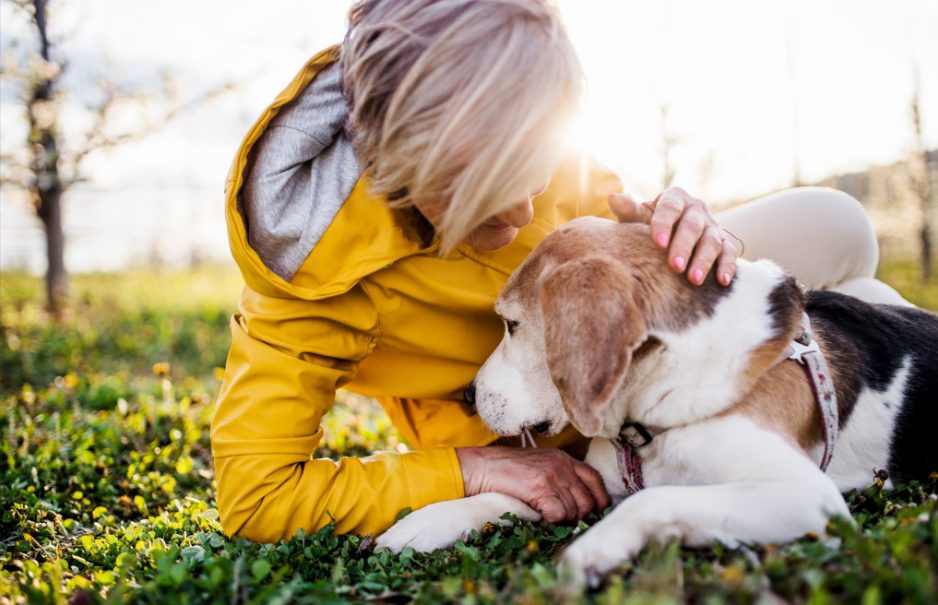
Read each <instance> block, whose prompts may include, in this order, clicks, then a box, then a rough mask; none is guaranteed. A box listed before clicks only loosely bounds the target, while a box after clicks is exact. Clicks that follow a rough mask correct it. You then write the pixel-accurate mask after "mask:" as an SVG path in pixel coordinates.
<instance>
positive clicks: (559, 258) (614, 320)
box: [377, 218, 938, 584]
mask: <svg viewBox="0 0 938 605" xmlns="http://www.w3.org/2000/svg"><path fill="white" fill-rule="evenodd" d="M665 254H666V252H665V251H664V250H661V249H659V248H657V247H656V246H655V245H654V244H653V243H652V242H651V238H650V237H649V234H648V228H647V227H645V226H644V225H620V224H617V223H613V222H611V221H606V220H603V219H597V218H582V219H577V220H575V221H573V222H571V223H568V224H567V225H565V226H563V227H561V228H560V229H558V230H557V231H555V232H554V233H552V234H551V235H549V236H548V237H547V238H545V239H544V240H543V242H542V243H541V244H540V245H539V246H538V247H537V248H536V249H535V250H534V251H533V252H532V253H531V254H530V255H529V257H528V258H527V259H526V260H525V262H524V263H523V264H522V265H521V266H520V267H519V268H518V270H517V271H516V272H515V273H514V274H513V275H512V276H511V278H510V279H509V281H508V284H507V285H506V287H505V289H504V290H503V292H502V293H501V295H500V296H499V298H498V300H497V302H496V305H495V308H496V311H497V312H498V313H499V314H500V315H501V316H502V317H503V318H504V320H505V325H506V331H505V336H504V338H503V340H502V342H501V343H500V344H499V345H498V348H497V349H496V350H495V352H494V353H492V355H491V356H490V357H489V359H488V360H487V361H486V362H485V364H484V365H483V366H482V368H481V370H480V371H479V373H478V376H477V377H476V380H475V383H474V384H475V402H476V407H477V410H478V413H479V414H480V415H481V417H482V419H483V420H484V421H485V423H486V424H487V425H488V426H489V427H491V428H492V429H493V430H494V431H496V432H498V433H500V434H502V435H519V434H522V433H526V432H527V431H528V429H530V428H532V427H539V430H540V431H542V432H544V433H547V434H556V433H558V432H559V431H560V430H562V429H563V428H564V427H565V426H566V425H567V424H568V423H572V424H573V425H574V427H576V429H577V430H579V432H580V433H582V434H583V435H585V436H587V437H594V439H593V440H592V442H591V444H590V449H589V453H588V454H587V457H586V461H587V462H588V463H589V464H591V465H592V466H593V467H594V468H596V469H597V470H598V471H599V472H600V473H601V474H602V476H603V479H604V482H605V485H606V488H607V490H608V492H609V494H610V496H611V497H612V498H613V501H614V502H615V503H616V505H615V508H614V509H613V510H612V511H611V512H610V513H609V514H608V515H606V516H605V517H604V518H603V519H602V520H601V521H600V522H598V523H597V524H596V525H595V526H593V527H592V528H590V529H589V530H587V531H586V532H585V533H584V534H583V535H582V536H581V537H579V538H578V539H577V540H576V541H575V542H573V543H572V544H571V545H570V546H568V547H567V548H566V549H565V551H564V553H563V556H562V564H563V565H564V566H565V567H567V568H568V570H569V572H570V576H569V577H570V578H571V579H572V580H573V581H575V582H577V583H581V584H582V583H583V582H584V581H586V580H587V579H594V578H598V577H601V575H602V574H605V573H606V572H608V571H609V570H611V569H612V568H614V567H615V566H617V565H618V564H620V563H621V562H622V561H624V560H625V559H628V558H631V557H634V556H635V555H636V554H638V552H639V551H640V550H641V548H642V547H643V546H644V545H645V544H646V543H647V542H648V541H650V540H662V539H670V538H680V539H681V540H682V541H683V542H684V544H686V545H689V546H704V545H708V544H711V543H713V542H715V541H719V542H722V543H724V544H726V545H730V546H732V545H736V544H738V543H770V542H771V543H778V542H785V541H790V540H794V539H796V538H799V537H801V536H803V535H805V534H807V533H809V532H814V533H815V534H817V535H818V536H824V535H825V528H826V525H827V520H828V518H829V517H831V516H835V515H836V516H842V517H849V515H850V513H849V510H848V508H847V505H846V503H845V501H844V499H843V497H842V495H841V492H844V491H848V490H851V489H854V488H863V487H866V486H867V485H869V484H870V483H871V482H872V480H873V478H874V473H876V472H878V471H881V470H885V471H886V472H888V475H889V477H890V478H891V479H896V480H901V481H905V480H909V479H914V478H921V477H926V476H927V475H928V474H929V473H930V472H935V471H938V446H936V442H935V441H934V430H935V427H938V316H936V315H934V314H931V313H927V312H925V311H922V310H919V309H916V308H911V307H909V308H906V307H897V306H888V305H871V304H867V303H864V302H862V301H860V300H858V299H856V298H852V297H849V296H846V295H841V294H836V293H833V292H821V291H810V292H807V293H806V292H804V291H803V290H802V288H801V287H800V286H799V285H798V283H797V282H796V280H795V279H794V278H793V277H791V276H790V275H788V274H787V273H785V272H784V271H783V270H782V269H781V268H780V267H779V266H778V265H776V264H775V263H773V262H771V261H767V260H760V261H756V262H746V261H743V260H740V261H739V263H738V267H737V275H736V278H735V280H734V281H733V283H732V285H731V286H729V287H723V286H721V285H719V284H717V283H716V281H715V279H714V278H713V276H712V275H711V276H708V278H707V280H706V281H705V283H704V284H703V285H702V286H700V287H697V286H693V285H691V284H689V283H688V282H687V280H686V279H685V278H684V277H683V276H681V275H678V274H676V273H674V272H672V271H669V270H668V269H666V264H665V259H664V256H665ZM806 369H807V370H809V371H806ZM527 434H528V436H530V433H527ZM822 468H826V470H822ZM506 511H507V512H511V513H513V514H515V515H517V516H519V517H521V518H525V519H536V518H538V515H537V513H536V512H535V511H533V510H532V509H530V508H529V507H528V506H527V505H525V504H524V503H523V502H520V501H518V500H516V499H514V498H512V497H509V496H505V495H502V494H481V495H478V496H473V497H469V498H464V499H461V500H451V501H447V502H440V503H436V504H431V505H429V506H426V507H424V508H422V509H420V510H418V511H416V512H414V513H411V514H410V515H408V516H407V517H405V518H403V519H402V520H401V521H399V522H398V523H396V524H395V525H394V526H392V527H391V528H390V529H389V530H388V531H387V532H386V533H385V534H383V535H382V536H380V537H379V538H378V540H377V543H378V545H379V546H387V547H389V548H391V549H392V550H400V549H401V548H403V547H405V546H411V547H414V548H416V549H418V550H432V549H434V548H438V547H445V546H449V545H451V544H452V543H454V542H455V541H456V540H457V539H459V538H461V537H464V536H466V535H468V533H469V532H471V530H473V529H479V528H481V527H482V525H483V524H484V523H486V522H493V523H498V522H499V519H500V517H501V515H502V514H503V513H505V512H506Z"/></svg>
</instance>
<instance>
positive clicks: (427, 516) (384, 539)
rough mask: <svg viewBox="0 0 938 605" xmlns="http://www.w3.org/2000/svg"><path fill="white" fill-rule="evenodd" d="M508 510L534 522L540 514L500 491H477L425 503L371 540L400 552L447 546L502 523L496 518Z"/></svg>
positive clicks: (502, 522) (502, 523)
mask: <svg viewBox="0 0 938 605" xmlns="http://www.w3.org/2000/svg"><path fill="white" fill-rule="evenodd" d="M506 512H507V513H512V514H514V515H515V516H517V517H518V518H520V519H525V520H528V521H537V520H539V519H540V518H541V516H540V515H539V514H538V513H537V512H536V511H534V510H533V509H531V508H530V507H528V506H527V505H526V504H524V503H523V502H521V501H520V500H517V499H515V498H512V497H511V496H505V495H503V494H494V493H489V494H479V495H477V496H472V497H469V498H462V499H460V500H446V501H445V502H436V503H434V504H429V505H427V506H425V507H423V508H421V509H420V510H417V511H414V512H412V513H410V514H409V515H407V516H406V517H404V518H403V519H401V520H400V521H398V522H397V523H395V524H394V525H392V526H391V528H390V529H388V530H387V531H386V532H384V533H383V534H381V535H380V536H379V537H378V539H377V540H376V541H375V545H376V546H377V547H378V548H388V549H390V550H391V551H393V552H400V551H402V550H403V549H404V548H407V547H408V546H409V547H410V548H413V549H414V550H417V551H420V552H430V551H433V550H436V549H438V548H448V547H450V546H452V545H453V544H455V543H456V541H457V540H460V539H463V540H464V539H466V538H468V537H469V536H470V534H472V531H473V530H476V531H478V530H481V529H482V527H483V526H484V525H485V524H486V523H498V524H501V525H505V524H507V523H508V522H507V521H505V520H503V519H501V518H500V517H501V516H502V515H503V514H504V513H506Z"/></svg>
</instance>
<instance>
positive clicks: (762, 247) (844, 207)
mask: <svg viewBox="0 0 938 605" xmlns="http://www.w3.org/2000/svg"><path fill="white" fill-rule="evenodd" d="M723 216H725V220H724V218H723V217H722V216H721V217H720V222H721V224H723V225H724V226H726V227H727V228H729V229H730V230H733V228H734V227H735V228H737V229H738V231H739V232H738V233H737V235H739V236H740V237H741V238H742V239H743V240H744V242H745V244H746V248H747V250H748V249H749V248H750V244H752V245H751V248H752V252H753V253H755V254H753V256H755V257H765V258H772V259H773V260H776V261H778V262H781V263H782V264H783V265H784V266H786V268H788V269H789V270H791V271H792V272H794V273H795V274H796V275H797V276H798V277H799V278H800V279H801V280H802V281H804V282H805V283H807V284H808V285H810V286H811V287H815V288H818V287H830V286H834V285H836V284H838V283H841V282H843V281H846V280H849V279H854V278H858V277H872V276H873V275H874V274H875V272H876V266H877V264H878V262H879V246H878V245H877V242H876V235H875V233H874V232H873V228H872V226H871V224H870V220H869V217H867V215H866V211H865V210H864V209H863V206H862V205H861V204H860V202H858V201H857V200H856V199H855V198H854V197H853V196H851V195H849V194H847V193H844V192H843V191H838V190H836V189H831V188H827V187H798V188H794V189H787V190H785V191H780V192H778V193H774V194H772V195H769V196H766V197H764V198H760V199H758V200H755V201H753V202H751V203H750V204H746V205H745V206H741V207H739V208H737V209H734V210H731V211H729V212H727V213H725V215H723ZM747 256H750V254H748V253H747Z"/></svg>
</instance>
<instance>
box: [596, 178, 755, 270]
mask: <svg viewBox="0 0 938 605" xmlns="http://www.w3.org/2000/svg"><path fill="white" fill-rule="evenodd" d="M609 207H610V208H611V209H612V211H613V212H614V213H615V214H616V216H617V217H618V218H619V222H622V223H637V222H640V223H647V224H648V225H650V226H651V237H652V239H653V240H654V241H655V243H656V244H658V246H660V247H662V248H667V249H668V263H669V264H670V265H671V267H673V268H674V269H675V270H676V271H677V272H678V273H683V272H684V270H685V269H686V270H687V279H688V280H690V282H691V283H692V284H696V285H698V286H699V285H700V284H702V283H703V281H704V279H705V278H706V277H707V273H709V272H710V269H711V268H712V267H713V266H714V263H716V277H717V280H718V281H719V282H720V283H721V284H723V285H724V286H728V285H730V282H731V281H733V276H734V275H735V274H736V259H737V258H739V251H738V250H736V246H734V245H733V244H732V243H731V242H730V241H729V240H728V239H727V238H726V237H724V235H723V231H722V230H721V229H720V227H719V225H717V222H716V219H714V218H713V215H712V214H710V211H709V210H708V209H707V205H706V204H705V203H703V202H702V201H700V200H698V199H697V198H695V197H692V196H691V195H689V194H688V193H687V192H686V191H684V190H683V189H681V188H680V187H671V188H670V189H666V190H665V191H664V192H663V193H661V195H659V196H658V197H656V198H655V199H654V200H652V201H650V202H642V203H638V202H636V201H635V200H633V199H632V198H631V197H630V196H629V195H627V194H625V193H616V194H613V195H611V196H609ZM691 254H693V258H691Z"/></svg>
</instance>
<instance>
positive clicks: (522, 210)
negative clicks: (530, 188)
mask: <svg viewBox="0 0 938 605" xmlns="http://www.w3.org/2000/svg"><path fill="white" fill-rule="evenodd" d="M496 216H497V218H498V220H500V221H502V222H503V223H508V224H509V225H511V226H512V227H517V228H518V229H520V228H521V227H524V226H525V225H527V224H528V223H530V222H531V219H532V218H533V217H534V205H533V204H532V203H531V198H528V199H526V200H524V201H523V202H518V203H517V204H515V205H514V206H512V207H511V208H509V209H508V210H506V211H504V212H502V213H500V214H498V215H496Z"/></svg>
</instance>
